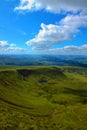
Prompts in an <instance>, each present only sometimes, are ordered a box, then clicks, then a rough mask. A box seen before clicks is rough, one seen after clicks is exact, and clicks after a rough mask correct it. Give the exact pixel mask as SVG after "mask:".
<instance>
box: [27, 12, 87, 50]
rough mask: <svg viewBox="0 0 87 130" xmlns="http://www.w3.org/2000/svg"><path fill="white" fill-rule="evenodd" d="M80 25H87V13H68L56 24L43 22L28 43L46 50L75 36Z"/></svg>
mask: <svg viewBox="0 0 87 130" xmlns="http://www.w3.org/2000/svg"><path fill="white" fill-rule="evenodd" d="M80 27H87V15H82V14H79V15H68V16H66V17H65V18H63V19H62V20H61V21H60V22H59V24H56V25H54V24H49V25H46V24H43V23H42V24H41V30H39V33H38V34H37V35H36V36H35V38H33V39H31V40H29V41H27V42H26V44H27V45H28V46H32V48H33V49H35V50H41V51H45V50H48V49H50V48H51V47H52V45H54V44H59V43H62V42H63V41H65V40H70V39H72V38H74V36H75V35H76V33H77V32H79V31H80V30H79V28H80Z"/></svg>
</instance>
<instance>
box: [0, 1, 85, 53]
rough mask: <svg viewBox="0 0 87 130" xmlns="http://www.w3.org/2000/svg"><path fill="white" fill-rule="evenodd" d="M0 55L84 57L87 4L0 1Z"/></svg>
mask: <svg viewBox="0 0 87 130" xmlns="http://www.w3.org/2000/svg"><path fill="white" fill-rule="evenodd" d="M0 54H76V55H77V54H80V55H83V54H86V55H87V0H71V1H70V0H0Z"/></svg>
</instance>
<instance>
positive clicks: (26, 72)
mask: <svg viewBox="0 0 87 130" xmlns="http://www.w3.org/2000/svg"><path fill="white" fill-rule="evenodd" d="M17 72H18V74H20V75H22V76H24V77H28V76H29V75H32V74H35V71H34V70H28V69H18V70H17Z"/></svg>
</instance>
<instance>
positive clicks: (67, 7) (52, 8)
mask: <svg viewBox="0 0 87 130" xmlns="http://www.w3.org/2000/svg"><path fill="white" fill-rule="evenodd" d="M41 9H45V10H47V11H49V12H53V13H60V12H61V11H62V12H69V11H72V12H78V11H84V12H86V11H87V0H75V1H74V0H20V3H19V5H18V6H17V7H15V10H30V11H32V10H33V11H34V10H41Z"/></svg>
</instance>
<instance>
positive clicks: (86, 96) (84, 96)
mask: <svg viewBox="0 0 87 130" xmlns="http://www.w3.org/2000/svg"><path fill="white" fill-rule="evenodd" d="M63 92H64V93H66V94H73V95H76V96H79V97H80V98H81V103H83V104H87V90H82V89H80V90H78V89H71V88H65V90H64V91H63Z"/></svg>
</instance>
